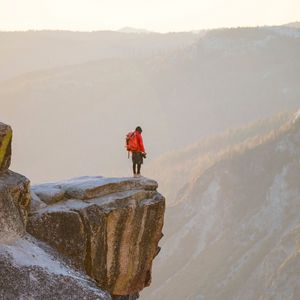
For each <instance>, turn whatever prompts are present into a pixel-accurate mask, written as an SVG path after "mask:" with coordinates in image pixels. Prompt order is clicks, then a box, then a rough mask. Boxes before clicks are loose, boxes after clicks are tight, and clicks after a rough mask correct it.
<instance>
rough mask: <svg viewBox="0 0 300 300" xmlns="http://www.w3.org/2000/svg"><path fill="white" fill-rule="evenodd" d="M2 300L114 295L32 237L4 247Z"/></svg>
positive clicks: (1, 254) (1, 247) (0, 267)
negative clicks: (100, 287)
mask: <svg viewBox="0 0 300 300" xmlns="http://www.w3.org/2000/svg"><path fill="white" fill-rule="evenodd" d="M0 299H7V300H13V299H61V300H64V299H70V300H71V299H78V300H79V299H95V300H96V299H98V300H100V299H101V300H109V299H111V297H110V295H109V294H108V293H106V292H104V291H102V290H101V289H99V287H97V286H96V284H95V283H94V282H93V281H92V280H91V279H89V278H88V277H86V276H85V275H83V274H82V273H80V272H78V271H75V270H74V269H72V268H70V267H68V266H67V265H66V263H65V262H63V261H62V260H61V259H60V258H59V257H58V256H57V255H54V254H52V253H51V251H50V250H49V249H47V248H46V247H45V249H43V248H42V246H41V244H39V243H38V242H37V241H35V240H34V239H33V238H31V237H30V236H25V237H23V238H19V239H16V240H15V241H12V242H9V243H4V244H3V243H1V244H0Z"/></svg>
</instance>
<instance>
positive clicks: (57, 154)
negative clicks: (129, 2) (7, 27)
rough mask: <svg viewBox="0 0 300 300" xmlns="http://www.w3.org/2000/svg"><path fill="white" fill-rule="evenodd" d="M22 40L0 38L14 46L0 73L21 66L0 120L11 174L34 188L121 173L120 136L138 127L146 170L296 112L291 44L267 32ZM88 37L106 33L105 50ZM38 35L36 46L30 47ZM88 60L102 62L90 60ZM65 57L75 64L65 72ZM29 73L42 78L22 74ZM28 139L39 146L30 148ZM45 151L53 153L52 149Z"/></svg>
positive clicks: (6, 92)
mask: <svg viewBox="0 0 300 300" xmlns="http://www.w3.org/2000/svg"><path fill="white" fill-rule="evenodd" d="M26 34H27V33H24V36H23V34H20V37H22V38H20V39H16V37H17V36H18V33H16V35H15V36H14V35H13V34H12V35H10V33H7V35H5V34H4V35H3V36H5V37H6V39H8V40H9V39H13V40H14V41H15V43H16V44H13V43H0V45H1V46H0V48H1V47H2V49H4V48H5V47H8V48H7V49H10V50H9V51H7V52H5V53H6V55H7V57H9V54H10V53H11V57H10V60H5V61H3V62H4V66H5V68H4V69H6V70H8V71H7V72H2V73H1V74H7V73H9V72H10V70H11V72H14V74H20V72H21V71H20V68H23V67H24V70H25V69H26V70H27V71H26V72H27V73H26V74H23V75H19V76H16V77H14V78H13V79H10V80H2V81H1V82H0V99H1V100H0V101H1V119H2V120H3V121H4V122H6V123H9V124H12V125H13V126H14V128H15V135H16V136H15V140H14V141H15V147H14V149H15V150H14V151H16V154H15V156H14V157H15V159H14V162H13V163H14V168H15V169H16V170H18V171H19V172H21V173H25V174H26V175H27V176H29V177H30V178H32V179H33V180H34V181H41V180H43V181H44V180H45V181H51V180H54V179H55V180H58V179H60V178H56V176H57V174H61V176H62V178H61V179H63V178H68V177H74V176H80V175H81V174H84V173H88V174H90V175H99V173H100V174H106V175H107V176H109V175H115V176H122V175H124V174H126V175H127V174H130V172H131V167H130V161H129V160H128V159H127V154H126V152H125V151H124V136H125V134H126V133H127V132H128V131H130V130H132V129H133V128H135V126H137V124H139V125H141V126H142V127H143V129H144V139H145V144H146V149H147V152H148V154H149V155H148V158H147V160H146V162H145V165H147V164H149V162H148V161H149V160H152V159H154V158H157V157H158V156H159V155H161V154H163V153H165V152H167V151H171V150H176V149H180V148H182V147H185V146H187V145H190V144H192V143H196V142H197V141H199V140H200V139H202V138H205V137H208V136H210V135H215V134H218V133H220V132H223V131H224V130H225V129H229V128H235V127H239V126H243V125H245V124H248V123H250V122H253V121H255V120H258V119H261V118H265V117H267V116H271V115H273V114H277V113H279V112H282V111H288V110H292V109H296V108H298V107H299V104H300V100H299V99H300V59H299V53H300V38H297V37H291V36H289V35H282V34H281V33H278V32H277V31H272V30H270V28H237V29H222V30H213V31H209V32H207V33H206V34H205V35H204V36H201V35H195V34H192V33H191V35H189V34H187V33H182V34H179V33H178V34H169V35H162V34H153V35H152V34H145V35H144V34H141V35H140V34H139V35H136V34H132V35H131V34H124V33H113V34H112V33H91V34H89V33H78V35H77V33H68V32H61V33H56V32H37V33H34V32H32V33H28V34H29V37H30V36H31V35H32V39H30V38H29V37H28V36H27V37H26ZM97 34H99V36H101V39H102V38H103V36H105V35H106V34H107V38H108V41H110V42H107V43H105V42H103V41H104V40H102V42H101V43H100V40H101V39H100V38H99V40H97V39H96V40H97V41H98V42H97V43H96V42H95V40H94V38H95V37H97ZM38 35H40V39H38V44H39V45H40V48H39V47H38V48H36V47H35V45H36V44H35V43H34V42H33V40H34V41H36V37H37V36H38ZM49 36H51V39H50V40H51V43H50V42H49V43H50V44H51V45H52V46H51V47H50V46H49V49H51V52H49V53H53V57H54V58H53V61H52V60H49V61H50V62H51V63H49V65H47V67H45V63H47V62H48V60H46V59H45V57H44V54H45V53H44V52H43V50H42V49H44V47H45V45H44V44H42V43H41V41H42V40H43V38H45V40H47V41H49ZM111 36H113V37H114V38H113V42H112V41H111V40H110V39H109V37H111ZM191 36H193V38H192V37H191ZM42 37H43V38H42ZM70 37H71V38H70ZM139 37H140V38H139ZM195 37H198V39H197V40H195ZM23 39H24V41H25V42H24V41H23ZM4 40H5V39H4ZM4 40H3V39H2V41H4ZM61 40H62V41H61ZM91 40H92V41H94V42H95V44H93V43H94V42H91ZM54 41H55V42H54ZM60 41H61V42H60ZM66 41H67V42H66ZM159 41H160V42H159ZM192 41H193V42H192ZM23 42H24V43H25V44H26V45H27V46H26V47H25V46H24V45H25V44H24V43H23ZM65 43H66V44H65ZM69 43H70V44H71V45H73V49H74V50H73V52H70V47H69ZM150 44H151V46H149V47H148V46H147V45H150ZM18 45H23V46H22V47H21V46H20V47H19V46H18ZM46 45H47V43H46ZM54 45H55V46H56V47H58V48H59V49H58V48H56V50H54V48H53V46H54ZM92 45H97V47H96V46H95V47H92ZM137 45H140V46H137ZM24 49H25V50H24ZM26 49H27V50H28V51H27V50H26ZM63 49H64V50H63ZM76 49H77V50H76ZM110 49H113V51H114V52H110ZM151 49H152V50H153V49H156V50H157V49H159V50H157V51H156V50H155V51H154V50H153V51H152V50H151ZM33 50H34V51H33ZM92 50H93V51H92ZM101 51H102V52H101ZM47 53H48V52H46V57H48V58H51V57H52V56H51V55H49V53H48V54H47ZM70 53H73V54H74V56H72V55H71V54H70ZM93 53H94V54H95V56H94V58H95V57H96V54H97V55H98V54H99V53H102V54H103V56H102V58H101V59H98V60H94V61H90V60H91V59H92V57H93V55H94V54H93ZM105 53H106V54H105ZM134 53H139V54H138V55H134ZM140 53H143V55H142V54H140ZM155 53H156V54H155ZM16 54H18V55H16ZM69 54H70V55H69ZM102 54H101V55H102ZM40 55H41V56H40ZM105 55H106V56H105ZM109 55H110V57H109ZM69 56H70V59H71V58H72V57H73V58H74V60H73V58H72V60H73V62H74V63H73V64H72V65H69V66H66V65H65V64H69V63H71V61H69V60H68V59H69ZM0 57H1V59H2V56H0ZM27 57H31V58H32V60H33V61H34V62H35V63H36V65H35V66H34V64H31V62H30V59H27ZM80 59H82V60H89V62H86V63H82V62H80ZM21 62H22V63H21ZM75 62H76V63H75ZM27 64H28V65H27ZM55 64H61V65H60V66H59V67H55V68H54V67H53V66H54V65H55ZM2 65H3V63H2ZM50 66H52V68H50ZM31 67H35V68H41V69H43V70H40V71H35V72H29V70H30V68H31ZM14 68H15V69H14ZM11 74H12V73H11ZM49 124H51V126H49ZM32 140H38V141H40V142H39V143H35V144H34V147H33V146H32V143H31V141H32ZM82 141H85V142H84V143H83V142H82ZM53 143H55V144H56V145H59V146H58V147H57V148H56V147H55V149H54V148H53ZM21 145H22V147H21ZM18 149H22V151H20V150H18ZM43 155H47V159H44V157H43ZM87 157H88V159H87ZM112 157H113V159H111V158H112ZM41 165H43V168H41ZM66 165H68V168H66V167H65V166H66ZM41 170H43V172H41ZM58 170H59V171H58ZM143 171H144V172H145V173H144V174H145V175H147V171H146V169H143ZM156 172H157V173H159V172H160V169H159V168H157V170H156ZM162 173H164V171H162ZM152 175H153V176H154V178H155V174H152Z"/></svg>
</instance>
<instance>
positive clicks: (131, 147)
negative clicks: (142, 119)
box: [125, 131, 138, 152]
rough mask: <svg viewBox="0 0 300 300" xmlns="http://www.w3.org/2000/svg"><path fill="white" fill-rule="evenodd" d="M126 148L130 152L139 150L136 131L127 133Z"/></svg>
mask: <svg viewBox="0 0 300 300" xmlns="http://www.w3.org/2000/svg"><path fill="white" fill-rule="evenodd" d="M125 148H126V150H127V151H128V152H132V151H137V150H138V140H137V136H136V133H135V131H134V132H129V133H127V135H126V145H125Z"/></svg>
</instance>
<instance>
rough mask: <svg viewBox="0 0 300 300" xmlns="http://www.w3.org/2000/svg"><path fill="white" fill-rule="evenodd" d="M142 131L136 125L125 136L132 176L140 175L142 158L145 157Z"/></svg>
mask: <svg viewBox="0 0 300 300" xmlns="http://www.w3.org/2000/svg"><path fill="white" fill-rule="evenodd" d="M142 132H143V130H142V128H141V127H140V126H137V127H136V129H135V131H134V132H130V133H128V134H127V136H126V148H127V151H129V152H131V153H132V170H133V177H141V167H142V164H143V159H144V158H146V151H145V147H144V143H143V137H142Z"/></svg>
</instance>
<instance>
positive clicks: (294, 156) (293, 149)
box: [142, 113, 300, 300]
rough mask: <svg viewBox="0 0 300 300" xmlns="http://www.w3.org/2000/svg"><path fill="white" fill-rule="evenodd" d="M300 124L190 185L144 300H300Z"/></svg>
mask: <svg viewBox="0 0 300 300" xmlns="http://www.w3.org/2000/svg"><path fill="white" fill-rule="evenodd" d="M299 116H300V113H297V114H294V115H292V116H291V118H290V119H289V120H288V121H287V122H286V123H285V125H283V126H279V127H278V126H277V127H276V128H274V130H270V132H269V134H267V133H266V132H265V134H263V135H262V136H260V135H259V136H258V138H257V139H256V143H254V142H253V140H251V139H250V140H249V141H248V145H247V146H246V145H244V146H243V147H239V148H235V147H233V148H232V150H231V152H230V153H228V155H226V156H225V157H223V159H221V160H220V161H219V162H217V163H216V164H214V165H212V166H211V167H210V168H208V169H207V170H206V171H204V172H203V173H202V174H201V175H200V176H198V177H196V178H195V179H194V180H193V181H191V182H190V184H189V185H186V187H185V188H184V190H183V191H182V196H183V197H184V201H182V202H181V203H180V204H178V205H176V206H175V207H173V208H171V209H169V211H168V217H167V219H166V222H167V223H166V227H165V233H166V235H165V239H164V240H165V241H164V245H163V248H162V249H163V251H161V253H160V256H159V258H158V260H157V265H156V270H154V282H153V284H152V287H151V288H150V289H148V291H145V293H144V294H143V295H142V297H143V298H145V299H146V300H152V299H164V300H171V299H172V300H181V299H188V300H192V299H205V300H221V299H222V300H224V299H226V300H227V299H230V300H235V299H236V300H240V299H243V300H252V299H278V300H279V299H299V297H300V290H299V281H298V280H297V278H298V274H299V263H300V260H299V248H300V243H299V240H300V239H299V237H300V217H299V213H298V211H299V209H300V202H299V198H300V187H299V183H298V179H299V176H300V168H299V155H300V150H299V149H300V118H299ZM275 123H277V124H278V125H280V124H279V123H280V122H279V123H278V119H276V120H275ZM259 127H260V126H258V127H257V128H259ZM259 137H260V138H259ZM287 295H288V296H287Z"/></svg>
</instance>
